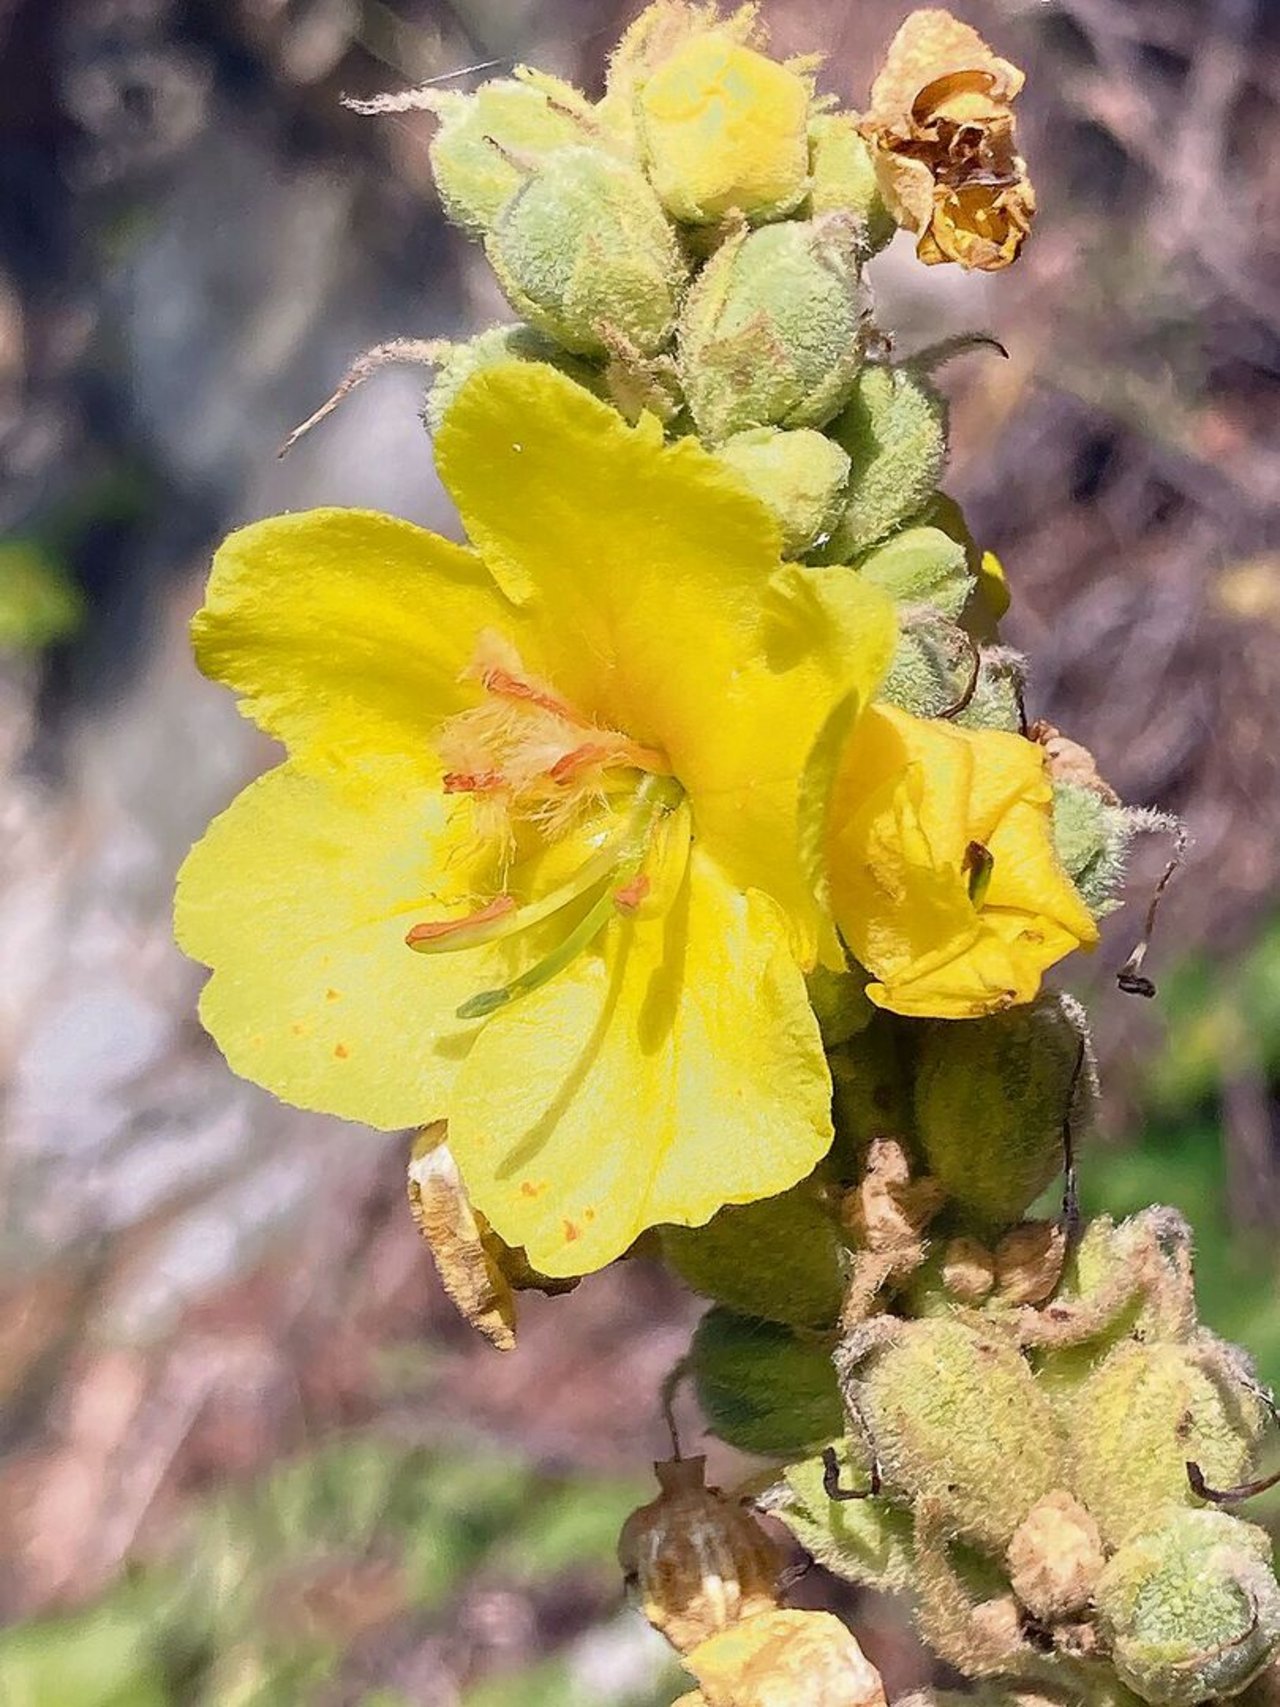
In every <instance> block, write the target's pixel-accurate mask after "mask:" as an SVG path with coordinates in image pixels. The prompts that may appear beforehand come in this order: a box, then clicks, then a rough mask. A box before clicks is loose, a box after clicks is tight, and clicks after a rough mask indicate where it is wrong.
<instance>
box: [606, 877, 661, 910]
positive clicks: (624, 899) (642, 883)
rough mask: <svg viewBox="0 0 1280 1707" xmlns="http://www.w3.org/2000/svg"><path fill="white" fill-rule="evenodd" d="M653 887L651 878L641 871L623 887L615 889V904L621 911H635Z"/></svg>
mask: <svg viewBox="0 0 1280 1707" xmlns="http://www.w3.org/2000/svg"><path fill="white" fill-rule="evenodd" d="M652 887H653V885H652V884H651V883H650V882H649V879H648V878H647V877H646V876H645V874H644V872H643V871H641V872H639V873H638V874H637V875H636V876H635V877H633V878H632V879H631V881H630V883H624V884H623V885H622V887H621V889H615V890H614V892H613V904H614V906H615V907H616V908H617V909H618V911H619V912H620V913H634V912H635V910H636V908H637V907H638V906H639V905H640V903H641V902H642V901H643V900H644V898H645V896H646V895H647V894H648V893H649V891H650V889H651V888H652Z"/></svg>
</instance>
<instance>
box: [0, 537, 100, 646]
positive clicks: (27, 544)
mask: <svg viewBox="0 0 1280 1707" xmlns="http://www.w3.org/2000/svg"><path fill="white" fill-rule="evenodd" d="M83 616H84V602H83V600H82V598H81V596H80V593H79V590H78V589H77V588H76V586H75V585H74V583H73V582H72V581H71V579H70V578H69V576H68V575H67V572H66V570H65V569H64V568H63V566H62V564H61V562H60V561H59V560H58V558H57V557H56V556H54V554H53V553H52V552H50V551H48V550H46V549H45V548H44V547H43V546H41V545H39V544H38V543H37V542H36V541H34V540H28V539H12V540H4V541H0V653H4V652H36V651H39V650H40V648H41V647H43V646H48V645H50V644H51V643H52V642H53V641H55V640H65V639H67V638H68V636H70V635H72V634H74V633H75V631H76V629H77V628H79V626H80V623H81V621H82V619H83Z"/></svg>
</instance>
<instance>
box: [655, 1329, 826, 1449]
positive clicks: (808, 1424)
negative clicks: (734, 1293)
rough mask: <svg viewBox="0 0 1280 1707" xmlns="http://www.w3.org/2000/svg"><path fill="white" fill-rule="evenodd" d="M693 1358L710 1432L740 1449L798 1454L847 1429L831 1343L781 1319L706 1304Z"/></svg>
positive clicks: (703, 1409) (692, 1350)
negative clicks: (783, 1324) (778, 1321)
mask: <svg viewBox="0 0 1280 1707" xmlns="http://www.w3.org/2000/svg"><path fill="white" fill-rule="evenodd" d="M689 1365H690V1370H691V1372H692V1375H693V1382H694V1387H695V1389H696V1391H697V1395H698V1403H699V1404H700V1405H701V1407H702V1412H703V1415H704V1416H705V1417H706V1419H707V1424H708V1427H709V1429H710V1431H711V1433H712V1434H716V1435H719V1437H720V1438H721V1440H725V1441H727V1442H728V1443H729V1445H730V1446H736V1447H737V1448H738V1450H739V1451H740V1452H754V1453H758V1454H759V1455H760V1456H761V1457H763V1458H799V1457H802V1456H804V1455H805V1454H806V1453H808V1452H813V1451H816V1450H817V1448H818V1447H820V1446H823V1445H825V1444H826V1443H827V1441H829V1440H834V1439H835V1437H836V1436H837V1435H838V1434H839V1433H840V1432H841V1431H842V1429H843V1428H844V1411H843V1409H842V1407H841V1404H840V1392H839V1388H838V1387H837V1386H836V1375H835V1370H834V1368H833V1367H832V1364H831V1354H830V1352H829V1350H828V1349H827V1348H826V1346H825V1345H824V1344H822V1343H820V1342H818V1341H816V1340H813V1339H803V1338H800V1337H798V1336H797V1335H796V1334H793V1333H791V1332H790V1331H789V1330H788V1329H786V1328H783V1327H780V1326H778V1325H776V1324H775V1323H772V1322H757V1321H751V1320H749V1319H748V1318H747V1317H745V1316H737V1315H735V1314H734V1313H733V1312H732V1311H731V1310H725V1309H722V1308H720V1307H719V1306H717V1307H716V1308H715V1309H714V1310H708V1312H707V1314H706V1315H705V1316H704V1317H703V1318H702V1320H701V1321H700V1322H699V1323H698V1327H697V1331H696V1332H695V1334H694V1336H693V1345H692V1347H691V1348H690V1352H689Z"/></svg>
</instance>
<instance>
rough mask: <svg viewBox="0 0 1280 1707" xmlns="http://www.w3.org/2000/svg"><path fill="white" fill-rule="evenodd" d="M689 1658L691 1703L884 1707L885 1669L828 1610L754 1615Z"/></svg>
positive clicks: (699, 1706) (700, 1706)
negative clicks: (879, 1668) (695, 1686)
mask: <svg viewBox="0 0 1280 1707" xmlns="http://www.w3.org/2000/svg"><path fill="white" fill-rule="evenodd" d="M684 1663H685V1665H686V1666H687V1667H688V1669H689V1670H690V1671H691V1672H692V1673H693V1675H694V1676H695V1677H696V1678H697V1680H698V1683H699V1685H700V1688H699V1689H697V1690H695V1691H694V1693H693V1694H692V1695H687V1696H681V1698H680V1699H681V1701H685V1702H688V1703H689V1707H885V1692H884V1684H883V1683H882V1681H881V1678H880V1673H879V1672H878V1671H877V1670H876V1668H875V1667H874V1666H873V1665H872V1663H871V1661H870V1660H869V1659H868V1658H867V1656H866V1655H865V1654H864V1653H863V1651H862V1649H861V1648H860V1647H859V1645H858V1642H857V1640H856V1639H855V1637H854V1636H853V1634H852V1632H851V1631H849V1630H847V1629H846V1628H845V1626H844V1625H843V1624H842V1623H841V1622H840V1620H839V1619H838V1618H836V1617H833V1615H832V1614H831V1613H830V1612H802V1611H790V1610H786V1609H779V1610H778V1611H776V1612H760V1613H757V1614H756V1615H755V1617H753V1618H746V1619H743V1620H742V1622H741V1623H738V1624H731V1625H730V1626H729V1628H728V1629H727V1630H721V1631H719V1632H718V1634H716V1635H714V1636H711V1637H709V1638H708V1639H707V1640H706V1641H705V1642H702V1643H700V1644H699V1646H698V1647H696V1648H695V1649H694V1650H693V1652H692V1653H690V1654H686V1656H685V1660H684ZM676 1707H680V1704H679V1703H677V1704H676Z"/></svg>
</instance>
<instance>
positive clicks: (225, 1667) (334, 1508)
mask: <svg viewBox="0 0 1280 1707" xmlns="http://www.w3.org/2000/svg"><path fill="white" fill-rule="evenodd" d="M645 1498H648V1490H647V1489H646V1488H645V1486H644V1485H643V1484H642V1483H640V1482H634V1483H633V1482H627V1481H622V1480H618V1479H614V1478H606V1477H596V1476H579V1477H576V1478H574V1479H573V1480H572V1481H570V1480H567V1479H563V1478H557V1477H548V1476H546V1475H544V1474H543V1473H541V1472H539V1471H537V1470H536V1469H534V1468H533V1467H531V1466H530V1465H528V1464H527V1463H525V1462H523V1461H521V1460H520V1459H518V1458H516V1457H513V1456H508V1455H504V1454H500V1453H496V1452H494V1451H492V1450H491V1449H485V1448H484V1447H478V1448H475V1449H470V1450H465V1451H464V1450H428V1449H425V1448H421V1447H414V1446H405V1445H402V1444H400V1443H398V1442H397V1441H396V1440H395V1439H393V1438H388V1437H387V1435H385V1434H384V1433H381V1432H379V1433H377V1434H369V1435H365V1434H353V1435H352V1436H350V1437H347V1438H343V1439H340V1440H337V1441H334V1442H331V1443H329V1444H327V1445H325V1446H323V1447H321V1448H319V1449H317V1450H315V1451H313V1452H311V1453H308V1454H307V1455H305V1456H303V1457H300V1458H298V1459H297V1460H295V1461H294V1462H291V1463H289V1464H286V1465H284V1466H282V1467H280V1468H278V1469H276V1470H274V1471H273V1472H272V1473H270V1474H269V1475H267V1476H266V1477H264V1478H263V1479H262V1480H261V1481H259V1482H257V1483H254V1484H252V1485H250V1486H248V1487H241V1488H238V1489H235V1490H234V1491H231V1492H225V1493H220V1494H219V1495H217V1496H215V1497H214V1498H212V1499H210V1500H209V1501H207V1502H206V1503H204V1504H203V1505H202V1506H201V1507H200V1508H199V1509H198V1510H197V1512H196V1513H195V1514H194V1516H193V1517H192V1519H191V1521H190V1523H189V1525H188V1526H187V1530H186V1532H185V1534H184V1535H183V1536H182V1538H181V1539H180V1541H179V1543H178V1545H177V1546H176V1548H175V1549H174V1551H173V1554H172V1556H171V1557H170V1558H169V1559H167V1560H166V1561H165V1562H163V1563H158V1564H151V1565H146V1566H141V1567H138V1568H135V1569H134V1570H133V1571H132V1572H131V1573H130V1576H129V1578H128V1580H126V1581H124V1582H122V1583H121V1584H120V1585H119V1586H118V1587H117V1588H116V1589H115V1590H114V1591H113V1592H111V1593H110V1594H109V1595H107V1596H106V1597H105V1598H104V1599H103V1600H102V1601H101V1602H100V1603H99V1604H98V1605H96V1606H94V1607H92V1608H91V1609H89V1610H87V1611H85V1612H82V1613H80V1614H79V1615H77V1616H71V1617H65V1618H57V1619H46V1620H41V1621H37V1622H32V1623H28V1624H25V1625H22V1626H19V1627H17V1628H15V1629H12V1630H10V1631H8V1632H6V1633H4V1634H3V1635H0V1701H3V1702H4V1703H5V1707H301V1704H303V1703H307V1702H310V1701H319V1700H322V1699H327V1698H328V1697H327V1691H328V1690H329V1689H331V1688H334V1687H336V1686H338V1685H339V1684H342V1686H343V1688H342V1694H341V1697H340V1698H341V1699H342V1700H343V1701H350V1700H356V1699H359V1701H360V1702H361V1707H412V1702H411V1699H410V1698H409V1697H407V1696H403V1695H401V1694H399V1693H397V1691H396V1690H395V1689H387V1688H379V1689H374V1690H372V1691H371V1692H367V1693H364V1694H355V1693H352V1692H351V1691H352V1687H353V1685H352V1683H350V1682H348V1681H347V1680H346V1679H345V1678H344V1672H345V1669H346V1667H347V1666H348V1663H349V1661H350V1658H351V1656H352V1654H353V1653H354V1654H356V1656H357V1664H356V1668H355V1678H356V1679H358V1677H359V1675H360V1670H361V1667H360V1664H359V1661H358V1656H359V1653H360V1648H361V1645H362V1643H363V1644H364V1646H365V1647H367V1646H368V1643H369V1641H370V1640H372V1641H374V1642H375V1643H377V1644H378V1645H379V1646H381V1645H382V1644H389V1646H390V1648H391V1651H397V1650H403V1651H405V1652H411V1651H412V1650H413V1648H414V1647H416V1646H417V1645H419V1644H420V1642H421V1641H422V1640H423V1639H425V1638H428V1637H431V1636H434V1635H442V1636H443V1637H444V1638H445V1639H446V1642H447V1639H448V1636H449V1633H450V1630H451V1625H452V1622H453V1620H454V1616H455V1614H456V1612H457V1609H458V1607H459V1606H460V1604H461V1603H462V1599H463V1597H464V1596H465V1594H466V1593H467V1592H468V1591H469V1590H471V1589H474V1588H475V1587H476V1586H477V1585H479V1586H482V1587H483V1588H485V1589H491V1590H497V1589H501V1590H503V1591H507V1592H511V1591H514V1592H515V1593H516V1594H517V1595H518V1594H520V1593H528V1594H529V1595H531V1596H538V1595H543V1594H546V1595H555V1594H556V1593H558V1592H559V1593H562V1594H563V1597H564V1598H565V1600H566V1601H567V1602H568V1603H569V1605H570V1607H571V1609H572V1606H573V1604H574V1603H575V1602H576V1603H577V1604H578V1606H579V1607H581V1608H584V1609H585V1611H586V1615H587V1618H589V1617H590V1615H591V1614H592V1613H593V1612H594V1613H596V1614H598V1613H599V1612H601V1611H602V1610H607V1609H612V1608H613V1607H615V1606H620V1600H621V1593H620V1588H619V1585H618V1577H617V1566H616V1562H615V1556H614V1546H615V1543H616V1540H617V1534H618V1530H619V1528H620V1527H621V1525H622V1521H623V1519H624V1518H625V1516H626V1515H627V1513H628V1512H629V1511H630V1510H631V1509H632V1508H633V1507H634V1506H635V1505H637V1504H638V1503H640V1501H641V1500H643V1499H645ZM561 1579H565V1580H564V1581H562V1580H561ZM366 1664H367V1662H366ZM377 1669H379V1670H381V1669H382V1667H381V1666H379V1667H378V1668H377ZM354 1687H358V1684H355V1685H354ZM676 1693H677V1687H676V1678H675V1674H674V1668H672V1678H671V1687H670V1688H669V1689H667V1688H665V1687H663V1686H661V1685H659V1686H658V1689H657V1693H656V1694H653V1693H651V1694H649V1695H646V1696H642V1697H638V1698H637V1697H627V1696H619V1697H617V1698H616V1702H617V1707H661V1704H662V1703H664V1702H667V1701H670V1700H671V1699H672V1698H673V1696H674V1695H675V1694H676ZM464 1699H465V1702H466V1707H506V1704H507V1703H510V1704H511V1707H515V1704H516V1703H517V1702H518V1703H519V1704H520V1707H542V1704H543V1703H546V1704H547V1707H551V1703H553V1702H554V1703H555V1707H596V1703H597V1702H598V1700H599V1697H598V1696H597V1695H594V1694H593V1696H592V1697H591V1698H590V1699H589V1698H588V1697H587V1696H586V1695H584V1694H583V1693H582V1692H581V1690H578V1691H577V1692H575V1690H574V1688H573V1687H572V1680H571V1676H570V1672H569V1670H568V1668H567V1667H566V1665H565V1664H563V1663H561V1662H557V1661H553V1662H549V1663H545V1664H542V1663H540V1664H538V1665H537V1666H536V1667H535V1668H534V1669H533V1670H525V1671H521V1672H519V1673H518V1674H516V1675H515V1676H513V1677H511V1678H507V1679H497V1680H495V1681H491V1682H490V1681H486V1682H485V1683H483V1684H482V1685H481V1686H480V1687H478V1688H477V1689H475V1690H473V1691H471V1692H469V1693H467V1694H466V1695H465V1696H464Z"/></svg>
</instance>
